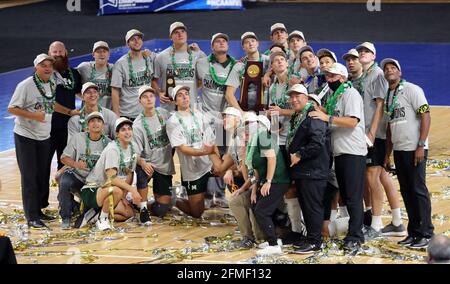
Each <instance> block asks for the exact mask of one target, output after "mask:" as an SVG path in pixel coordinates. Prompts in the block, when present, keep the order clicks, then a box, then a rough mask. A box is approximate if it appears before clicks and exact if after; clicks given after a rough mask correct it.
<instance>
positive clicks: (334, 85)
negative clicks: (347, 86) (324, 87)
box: [328, 80, 341, 91]
mask: <svg viewBox="0 0 450 284" xmlns="http://www.w3.org/2000/svg"><path fill="white" fill-rule="evenodd" d="M340 85H341V81H339V80H336V81H334V82H328V86H329V87H330V89H332V90H333V91H336V90H337V89H338V88H339V86H340Z"/></svg>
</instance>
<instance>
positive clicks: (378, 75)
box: [361, 63, 388, 139]
mask: <svg viewBox="0 0 450 284" xmlns="http://www.w3.org/2000/svg"><path fill="white" fill-rule="evenodd" d="M375 64H376V63H375ZM369 70H370V71H369V72H368V74H367V76H366V77H365V79H363V82H362V90H363V93H362V94H361V95H362V96H363V99H364V118H365V131H366V133H368V132H369V130H370V126H371V125H372V118H373V115H374V113H375V110H376V108H377V103H376V99H384V97H385V96H386V92H387V89H388V83H387V81H386V79H385V78H384V74H383V70H381V68H380V67H378V66H377V65H374V66H373V67H372V68H370V69H369ZM363 76H364V75H363ZM386 127H387V124H386V120H384V119H383V118H382V119H381V120H380V123H379V125H378V129H377V133H376V135H375V136H376V137H377V138H381V139H386Z"/></svg>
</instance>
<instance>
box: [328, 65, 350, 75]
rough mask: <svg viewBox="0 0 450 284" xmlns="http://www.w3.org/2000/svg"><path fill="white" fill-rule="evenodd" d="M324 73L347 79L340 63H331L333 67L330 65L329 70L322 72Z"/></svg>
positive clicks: (344, 68)
mask: <svg viewBox="0 0 450 284" xmlns="http://www.w3.org/2000/svg"><path fill="white" fill-rule="evenodd" d="M324 72H326V73H331V74H338V75H342V76H344V77H345V78H348V71H347V68H346V67H345V66H344V65H342V64H341V63H333V65H331V66H330V68H328V70H324Z"/></svg>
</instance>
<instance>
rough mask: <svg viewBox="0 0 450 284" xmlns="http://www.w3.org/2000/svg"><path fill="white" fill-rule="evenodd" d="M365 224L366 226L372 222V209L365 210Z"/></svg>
mask: <svg viewBox="0 0 450 284" xmlns="http://www.w3.org/2000/svg"><path fill="white" fill-rule="evenodd" d="M363 224H364V225H366V226H370V225H371V224H372V210H367V211H364V221H363Z"/></svg>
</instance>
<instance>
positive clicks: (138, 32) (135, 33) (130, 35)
mask: <svg viewBox="0 0 450 284" xmlns="http://www.w3.org/2000/svg"><path fill="white" fill-rule="evenodd" d="M134 35H140V36H141V37H144V34H143V33H141V32H140V31H139V30H136V29H132V30H129V31H128V32H127V34H126V35H125V42H126V43H128V41H129V40H130V38H132V37H133V36H134Z"/></svg>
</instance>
